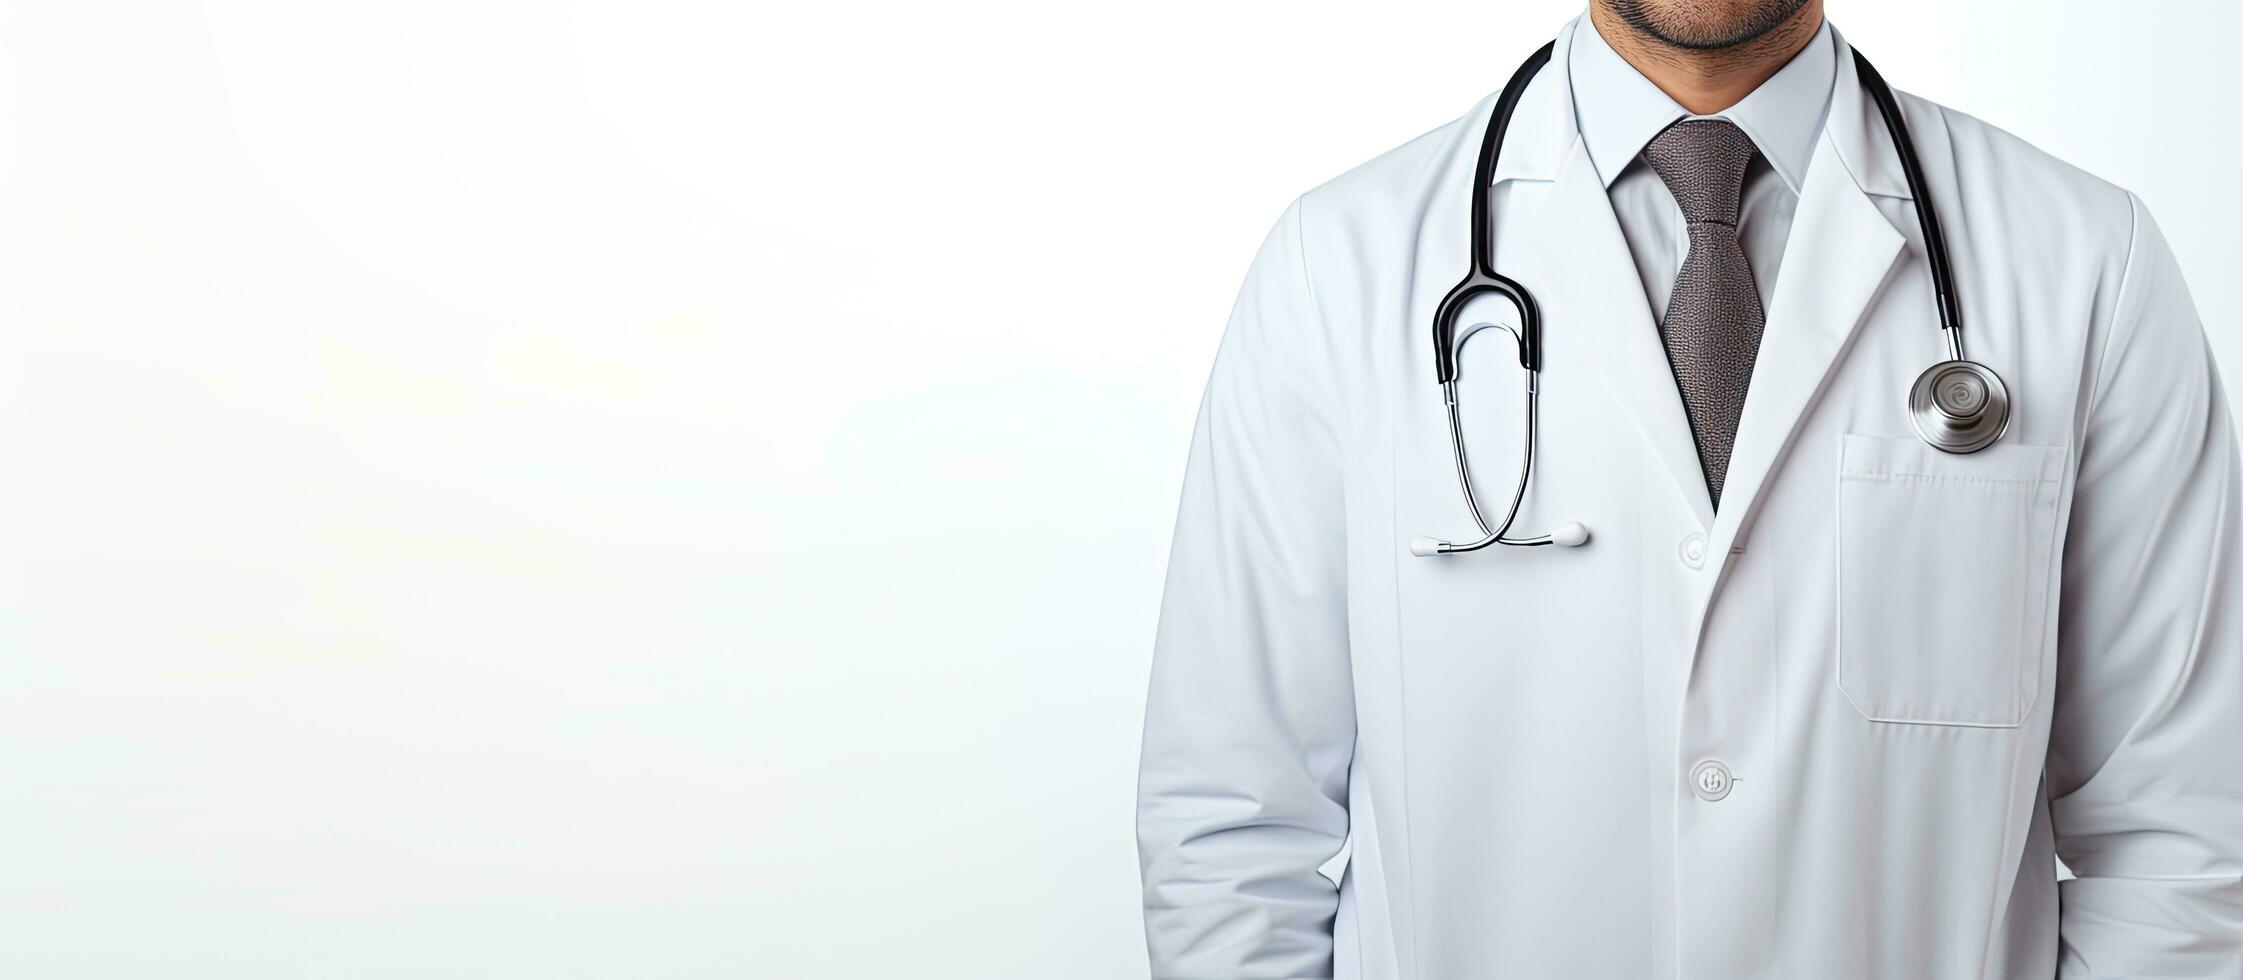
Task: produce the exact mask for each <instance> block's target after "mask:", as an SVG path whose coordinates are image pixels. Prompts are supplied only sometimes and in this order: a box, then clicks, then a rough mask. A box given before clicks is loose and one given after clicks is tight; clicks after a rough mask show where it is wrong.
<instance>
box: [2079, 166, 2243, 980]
mask: <svg viewBox="0 0 2243 980" xmlns="http://www.w3.org/2000/svg"><path fill="white" fill-rule="evenodd" d="M2129 203H2130V204H2131V206H2132V208H2133V216H2134V231H2133V233H2132V241H2131V243H2130V245H2129V254H2128V258H2127V260H2126V265H2125V272H2124V273H2123V275H2122V277H2121V280H2120V284H2119V286H2118V294H2117V299H2116V301H2115V310H2114V312H2113V314H2112V320H2111V326H2110V328H2109V331H2108V333H2107V334H2106V335H2105V343H2104V354H2103V356H2102V358H2101V362H2100V364H2099V365H2098V366H2097V368H2096V371H2095V379H2096V380H2095V386H2096V387H2095V389H2094V390H2093V392H2092V394H2091V396H2090V402H2089V406H2090V407H2089V409H2088V414H2087V416H2086V425H2085V431H2084V435H2083V438H2082V439H2081V440H2080V456H2079V474H2078V482H2077V484H2076V487H2075V491H2074V495H2073V500H2072V510H2071V524H2070V532H2069V536H2068V538H2067V540H2066V544H2065V548H2064V569H2063V575H2064V593H2063V597H2064V603H2063V607H2062V612H2061V614H2060V615H2061V619H2060V622H2059V627H2058V628H2059V631H2060V632H2059V644H2058V665H2057V679H2056V702H2055V710H2054V714H2053V717H2052V722H2051V724H2052V726H2053V727H2052V729H2051V732H2050V736H2049V752H2048V758H2047V766H2046V769H2045V776H2046V779H2047V790H2048V797H2049V816H2050V821H2051V825H2052V827H2053V828H2054V830H2055V834H2056V848H2057V853H2058V855H2059V856H2061V857H2062V858H2063V860H2064V863H2065V864H2066V865H2068V866H2069V867H2070V868H2071V870H2072V872H2073V873H2074V874H2076V875H2078V878H2077V879H2076V880H2072V881H2066V882H2064V883H2063V884H2062V885H2061V886H2060V887H2061V897H2062V902H2061V903H2062V909H2063V911H2062V916H2063V918H2062V923H2061V926H2060V935H2061V940H2062V942H2061V946H2062V949H2061V954H2062V960H2061V963H2062V967H2061V969H2060V970H2059V973H2060V975H2061V976H2064V977H2090V976H2092V977H2106V976H2125V977H2215V976H2216V977H2237V976H2243V509H2239V504H2238V501H2239V495H2238V487H2239V486H2243V471H2239V469H2238V458H2237V449H2236V437H2235V432H2234V429H2233V426H2232V422H2231V420H2230V418H2229V415H2228V406H2227V402H2226V399H2225V396H2224V395H2223V394H2222V392H2221V388H2220V381H2219V376H2218V374H2217V373H2216V372H2215V370H2214V368H2213V364H2212V359H2211V354H2210V351H2209V350H2207V348H2206V344H2205V337H2204V332H2203V328H2202V326H2201V324H2199V322H2198V321H2197V316H2196V311H2195V308H2194V306H2193V304H2192V303H2191V301H2190V299H2189V296H2188V290H2187V287H2186V286H2185V285H2184V284H2183V283H2182V281H2181V275H2180V269H2179V267H2178V266H2177V265H2176V263H2175V261H2174V258H2173V255H2172V253H2171V252H2170V251H2169V250H2168V249H2167V247H2166V244H2165V240H2164V238H2163V237H2162V236H2161V235H2160V234H2159V233H2158V230H2157V226H2156V225H2155V224H2154V223H2152V222H2151V220H2150V217H2149V215H2148V213H2147V212H2146V211H2144V210H2143V209H2142V206H2141V203H2140V202H2139V201H2137V200H2134V199H2132V197H2131V196H2129Z"/></svg>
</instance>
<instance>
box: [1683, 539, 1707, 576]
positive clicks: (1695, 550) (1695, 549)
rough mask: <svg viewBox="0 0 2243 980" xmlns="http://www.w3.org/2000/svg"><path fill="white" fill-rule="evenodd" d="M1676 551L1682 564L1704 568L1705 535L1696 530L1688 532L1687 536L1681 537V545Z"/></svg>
mask: <svg viewBox="0 0 2243 980" xmlns="http://www.w3.org/2000/svg"><path fill="white" fill-rule="evenodd" d="M1678 553H1679V554H1680V555H1681V556H1682V563H1683V564H1685V565H1688V566H1690V567H1692V568H1704V567H1705V565H1706V536H1705V535H1703V534H1700V533H1698V532H1696V531H1692V532H1690V536H1689V537H1687V538H1683V539H1682V547H1681V548H1680V549H1678Z"/></svg>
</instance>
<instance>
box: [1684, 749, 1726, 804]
mask: <svg viewBox="0 0 2243 980" xmlns="http://www.w3.org/2000/svg"><path fill="white" fill-rule="evenodd" d="M1734 781H1735V780H1734V779H1732V778H1731V777H1730V775H1729V767H1728V766H1725V765H1722V764H1721V763H1719V762H1715V761H1714V760H1712V759H1707V760H1706V761H1704V762H1701V763H1698V767H1697V768H1696V769H1692V770H1690V791H1691V792H1693V793H1696V794H1698V798H1699V799H1701V800H1704V801H1706V802H1708V803H1712V802H1714V801H1716V800H1719V799H1721V798H1722V797H1724V796H1728V795H1729V786H1730V784H1731V783H1732V782H1734Z"/></svg>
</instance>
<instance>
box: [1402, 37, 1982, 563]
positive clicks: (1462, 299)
mask: <svg viewBox="0 0 2243 980" xmlns="http://www.w3.org/2000/svg"><path fill="white" fill-rule="evenodd" d="M1555 47H1556V42H1554V41H1553V42H1551V43H1548V44H1544V45H1543V46H1542V47H1541V48H1539V49H1537V50H1536V51H1535V52H1534V54H1532V55H1530V56H1529V57H1528V58H1527V60H1526V63H1524V64H1522V65H1520V66H1519V69H1518V71H1516V72H1514V73H1513V74H1512V75H1511V80H1510V81H1509V82H1507V83H1505V84H1504V86H1503V93H1502V94H1501V95H1500V96H1498V97H1497V98H1496V101H1495V108H1494V111H1493V112H1491V113H1490V114H1489V116H1488V126H1487V131H1486V133H1485V134H1484V135H1483V136H1482V138H1481V140H1480V158H1479V163H1478V165H1477V166H1476V167H1474V168H1473V174H1472V267H1471V268H1470V269H1468V270H1466V272H1465V274H1464V279H1463V280H1462V281H1460V282H1458V283H1457V284H1456V286H1455V287H1454V288H1452V289H1450V290H1449V292H1448V295H1446V296H1443V297H1442V298H1441V303H1440V305H1439V306H1438V307H1436V308H1435V309H1434V312H1433V357H1434V375H1435V379H1436V380H1437V381H1439V382H1440V385H1441V401H1442V404H1443V407H1444V408H1445V410H1446V414H1447V416H1448V427H1449V446H1450V451H1451V454H1452V455H1453V456H1454V457H1455V460H1456V479H1457V484H1458V486H1459V488H1460V489H1461V490H1462V491H1463V493H1464V507H1465V510H1467V511H1468V512H1470V514H1471V515H1472V523H1473V524H1474V525H1476V526H1477V527H1478V528H1479V529H1480V537H1479V538H1477V539H1475V540H1470V541H1465V542H1462V543H1451V542H1448V541H1442V540H1439V539H1437V538H1431V537H1416V538H1412V539H1410V553H1411V554H1413V555H1418V556H1420V557H1427V556H1432V555H1452V554H1458V553H1461V552H1467V551H1479V550H1480V549H1482V548H1486V547H1488V546H1489V545H1495V544H1503V545H1512V546H1515V547H1522V548H1532V547H1539V546H1542V545H1552V544H1554V545H1560V546H1565V547H1573V546H1577V545H1582V544H1586V543H1588V540H1589V529H1588V528H1587V527H1586V526H1584V525H1582V524H1580V523H1579V522H1567V523H1564V524H1560V525H1558V526H1557V527H1555V528H1552V529H1551V530H1550V531H1548V532H1546V533H1543V534H1535V535H1524V536H1518V537H1513V536H1511V534H1510V531H1511V525H1512V522H1514V521H1516V520H1517V519H1518V516H1519V506H1520V504H1521V503H1523V502H1524V501H1525V500H1526V488H1527V484H1528V483H1529V482H1531V481H1532V478H1533V475H1534V448H1535V440H1536V438H1537V437H1538V436H1539V430H1540V419H1539V417H1538V416H1539V405H1538V402H1539V401H1540V398H1541V393H1542V313H1541V310H1540V309H1539V308H1538V307H1537V306H1536V305H1535V302H1534V294H1532V293H1530V292H1528V291H1527V288H1526V287H1525V286H1522V285H1520V284H1519V283H1518V282H1517V281H1515V280H1513V279H1511V278H1509V277H1507V276H1504V275H1503V274H1501V273H1499V272H1497V271H1495V261H1494V258H1493V256H1494V251H1495V248H1494V246H1495V226H1494V223H1493V222H1491V221H1490V220H1488V185H1489V184H1490V183H1492V182H1493V180H1494V179H1495V163H1496V158H1497V157H1498V156H1500V155H1501V154H1502V152H1503V138H1504V135H1505V133H1506V132H1508V131H1509V129H1510V127H1511V115H1512V113H1513V112H1514V111H1516V110H1517V109H1518V105H1519V98H1520V97H1521V96H1523V95H1524V94H1525V93H1526V87H1527V83H1528V82H1530V81H1532V80H1533V79H1534V76H1535V74H1536V73H1537V72H1539V71H1541V70H1542V66H1543V65H1545V64H1548V63H1549V61H1550V53H1551V51H1552V50H1554V49H1555ZM1854 69H1855V73H1856V74H1857V75H1858V76H1859V77H1860V79H1861V86H1862V88H1863V89H1864V90H1866V91H1867V92H1868V93H1869V97H1870V100H1871V101H1873V102H1875V103H1876V104H1877V112H1878V114H1879V115H1880V116H1882V117H1883V119H1884V122H1885V130H1886V132H1887V133H1888V134H1889V135H1890V136H1891V138H1892V144H1893V150H1894V152H1895V153H1897V154H1898V155H1899V157H1900V169H1901V174H1902V176H1903V177H1905V178H1906V180H1907V182H1908V193H1909V196H1910V197H1911V198H1912V199H1913V200H1914V203H1915V209H1916V224H1917V227H1918V228H1919V229H1920V230H1921V231H1922V233H1923V238H1924V258H1925V261H1926V262H1927V263H1928V264H1929V265H1930V266H1931V280H1932V293H1933V295H1934V297H1935V298H1936V299H1937V301H1938V306H1939V326H1940V331H1941V332H1942V333H1943V334H1944V335H1945V337H1946V342H1947V343H1946V347H1947V359H1946V360H1944V361H1940V362H1939V363H1937V364H1933V365H1932V366H1931V367H1930V368H1927V369H1925V371H1924V372H1923V373H1922V374H1921V375H1918V376H1917V378H1916V382H1915V384H1913V385H1911V386H1910V388H1909V391H1908V416H1909V423H1910V424H1911V425H1912V426H1914V427H1915V429H1916V433H1917V435H1919V436H1922V437H1923V440H1924V442H1926V443H1928V444H1930V445H1931V447H1932V448H1934V449H1937V450H1939V451H1941V452H1946V453H1974V452H1977V451H1979V450H1981V449H1984V448H1986V447H1987V446H1990V445H1992V444H1993V443H1994V441H1995V440H1997V439H1999V438H2001V435H2002V432H2003V431H2004V430H2005V429H2006V428H2007V427H2008V425H2009V389H2008V387H2007V386H2005V385H2004V384H2003V383H2002V379H2001V376H2000V375H1998V374H1995V373H1994V371H1993V369H1992V368H1989V367H1987V366H1985V365H1983V364H1979V363H1978V362H1976V361H1972V360H1969V359H1968V358H1966V357H1965V356H1964V355H1963V322H1962V307H1961V306H1960V305H1959V304H1958V303H1957V302H1956V301H1955V276H1954V271H1953V268H1952V266H1951V265H1950V264H1949V263H1948V260H1947V239H1946V237H1945V235H1944V234H1942V232H1941V230H1940V227H1939V214H1938V212H1937V211H1936V210H1935V209H1934V208H1933V207H1932V202H1931V194H1930V192H1929V191H1928V190H1926V189H1925V186H1924V176H1923V167H1922V165H1921V164H1919V163H1918V162H1917V159H1916V147H1915V144H1914V143H1913V142H1912V141H1911V140H1910V139H1909V138H1908V124H1907V121H1906V120H1905V119H1903V118H1902V116H1901V112H1900V104H1899V102H1898V101H1897V100H1895V99H1894V98H1893V93H1892V89H1890V88H1889V87H1887V86H1886V85H1885V79H1884V77H1883V76H1881V75H1879V74H1877V69H1876V68H1874V67H1871V66H1870V64H1869V59H1867V58H1865V57H1863V56H1862V54H1861V52H1859V51H1856V52H1854ZM1490 294H1493V295H1497V296H1501V297H1503V298H1504V299H1506V300H1509V301H1510V303H1511V305H1512V306H1513V307H1515V308H1516V309H1517V310H1518V314H1519V325H1518V326H1517V327H1515V328H1514V327H1509V326H1504V325H1501V324H1493V323H1478V324H1474V325H1473V326H1472V327H1470V328H1469V329H1466V330H1465V331H1464V332H1463V333H1462V334H1459V333H1458V332H1457V326H1456V324H1457V320H1458V318H1460V317H1461V316H1462V315H1463V313H1464V307H1465V305H1466V304H1467V303H1469V302H1470V301H1471V300H1473V299H1476V298H1479V297H1481V296H1484V295H1490ZM1488 327H1495V328H1497V329H1500V330H1502V331H1503V332H1504V333H1507V334H1510V335H1511V338H1512V340H1514V341H1515V342H1517V344H1518V348H1519V366H1520V367H1523V368H1525V369H1526V438H1525V439H1524V440H1523V446H1524V449H1523V451H1522V452H1521V454H1520V456H1521V458H1520V462H1519V477H1518V480H1517V482H1516V483H1514V484H1513V485H1512V490H1511V502H1510V505H1509V506H1507V507H1505V508H1504V511H1503V520H1502V521H1500V522H1498V523H1495V524H1492V525H1491V524H1489V523H1488V521H1487V518H1486V516H1485V515H1484V514H1483V512H1482V511H1481V508H1480V500H1479V496H1478V494H1477V493H1476V492H1474V490H1473V487H1472V466H1471V462H1470V461H1469V460H1468V459H1467V458H1466V454H1465V449H1464V420H1463V416H1462V412H1461V410H1460V409H1459V407H1458V403H1457V380H1458V374H1459V368H1458V357H1459V355H1460V354H1462V352H1463V349H1464V344H1465V343H1466V342H1467V341H1470V340H1471V339H1472V337H1473V335H1475V334H1477V333H1479V332H1480V331H1481V330H1483V329H1486V328H1488Z"/></svg>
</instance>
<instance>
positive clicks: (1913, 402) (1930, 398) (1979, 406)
mask: <svg viewBox="0 0 2243 980" xmlns="http://www.w3.org/2000/svg"><path fill="white" fill-rule="evenodd" d="M1908 421H1909V423H1910V424H1912V425H1914V426H1915V427H1916V434H1917V435H1919V436H1922V437H1923V438H1924V442H1926V443H1929V444H1930V445H1931V447H1932V448H1933V449H1937V450H1939V451H1940V452H1944V453H1975V452H1977V451H1979V450H1981V449H1984V448H1986V447H1987V446H1991V445H1993V444H1994V440H1996V439H1999V438H2001V437H2002V431H2003V430H2004V429H2007V428H2009V387H2008V386H2007V385H2004V384H2002V377H2001V375H1998V374H1995V373H1994V369H1993V368H1990V367H1987V366H1986V365H1984V364H1980V363H1978V362H1976V361H1941V362H1939V363H1937V364H1934V365H1932V366H1931V367H1929V368H1926V369H1924V373H1922V374H1920V375H1917V376H1916V383H1915V384H1914V385H1912V386H1910V387H1909V389H1908Z"/></svg>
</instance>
